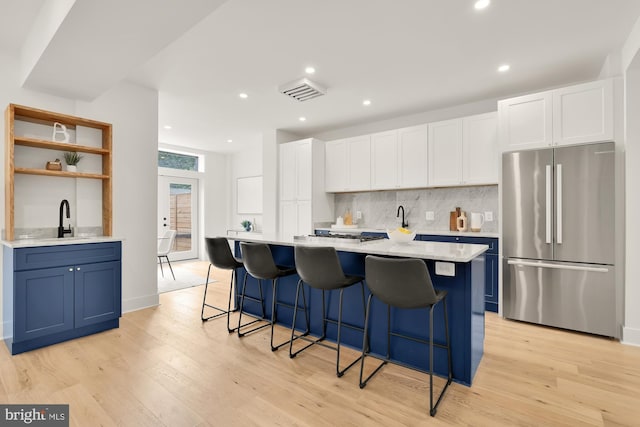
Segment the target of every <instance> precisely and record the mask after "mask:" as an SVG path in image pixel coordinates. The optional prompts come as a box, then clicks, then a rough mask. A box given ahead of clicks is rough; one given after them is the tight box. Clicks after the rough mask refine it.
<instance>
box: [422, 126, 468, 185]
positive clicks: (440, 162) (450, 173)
mask: <svg viewBox="0 0 640 427" xmlns="http://www.w3.org/2000/svg"><path fill="white" fill-rule="evenodd" d="M460 184H462V119H455V120H445V121H442V122H434V123H429V185H430V186H436V187H437V186H449V185H460Z"/></svg>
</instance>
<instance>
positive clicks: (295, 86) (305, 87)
mask: <svg viewBox="0 0 640 427" xmlns="http://www.w3.org/2000/svg"><path fill="white" fill-rule="evenodd" d="M279 90H280V93H283V94H285V95H287V96H289V97H291V98H293V99H295V100H296V101H300V102H302V101H308V100H309V99H313V98H316V97H318V96H320V95H324V94H325V93H326V91H327V90H326V89H325V88H323V87H322V86H320V85H319V84H317V83H314V82H312V81H311V80H309V79H306V78H302V79H299V80H295V81H293V82H290V83H287V84H284V85H282V86H280V87H279Z"/></svg>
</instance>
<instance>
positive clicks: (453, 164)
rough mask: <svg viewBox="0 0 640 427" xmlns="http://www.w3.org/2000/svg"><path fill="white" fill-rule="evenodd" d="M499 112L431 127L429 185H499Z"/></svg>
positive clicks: (440, 123)
mask: <svg viewBox="0 0 640 427" xmlns="http://www.w3.org/2000/svg"><path fill="white" fill-rule="evenodd" d="M497 126H498V123H497V117H496V113H486V114H478V115H475V116H469V117H464V118H461V119H455V120H446V121H443V122H436V123H430V124H429V185H430V186H456V185H476V184H497V183H498V155H499V153H498V138H497V132H498V129H497Z"/></svg>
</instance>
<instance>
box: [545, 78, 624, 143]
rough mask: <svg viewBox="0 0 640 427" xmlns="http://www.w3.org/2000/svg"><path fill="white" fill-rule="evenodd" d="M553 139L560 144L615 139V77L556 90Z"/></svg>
mask: <svg viewBox="0 0 640 427" xmlns="http://www.w3.org/2000/svg"><path fill="white" fill-rule="evenodd" d="M553 112H554V121H553V142H554V143H555V144H557V145H568V144H582V143H585V142H598V141H612V140H613V80H601V81H596V82H591V83H585V84H581V85H577V86H570V87H566V88H562V89H557V90H554V91H553Z"/></svg>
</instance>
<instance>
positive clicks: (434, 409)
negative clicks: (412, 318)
mask: <svg viewBox="0 0 640 427" xmlns="http://www.w3.org/2000/svg"><path fill="white" fill-rule="evenodd" d="M442 303H443V311H444V329H445V335H446V339H447V363H448V365H449V375H448V377H447V382H446V383H445V385H444V387H443V388H442V391H441V392H440V395H439V396H438V400H437V401H436V404H435V405H434V404H433V308H434V307H435V306H434V305H432V306H431V307H430V308H429V415H431V416H432V417H434V416H435V415H436V412H437V410H438V405H439V404H440V401H441V400H442V397H443V396H444V392H445V391H446V390H447V388H448V387H449V385H450V384H451V377H452V372H451V345H450V342H449V319H448V316H447V303H446V301H445V299H444V298H443V300H442Z"/></svg>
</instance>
